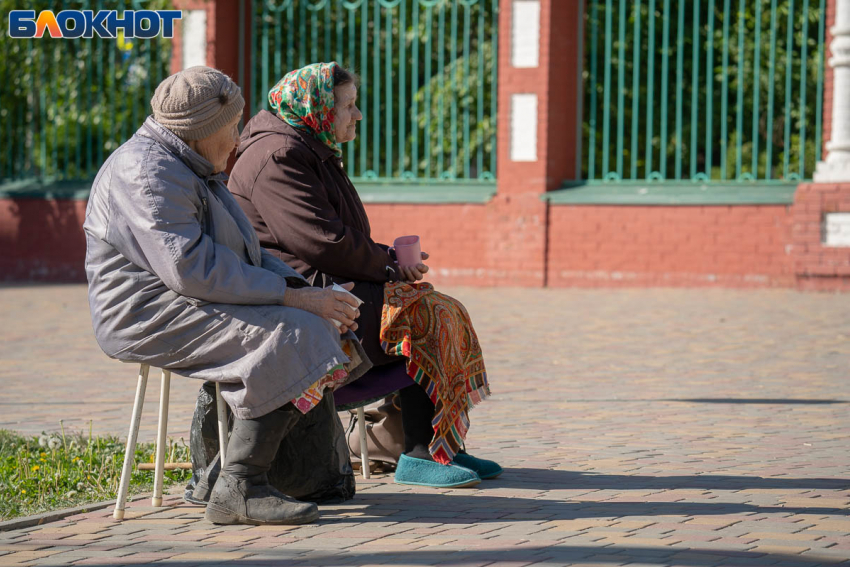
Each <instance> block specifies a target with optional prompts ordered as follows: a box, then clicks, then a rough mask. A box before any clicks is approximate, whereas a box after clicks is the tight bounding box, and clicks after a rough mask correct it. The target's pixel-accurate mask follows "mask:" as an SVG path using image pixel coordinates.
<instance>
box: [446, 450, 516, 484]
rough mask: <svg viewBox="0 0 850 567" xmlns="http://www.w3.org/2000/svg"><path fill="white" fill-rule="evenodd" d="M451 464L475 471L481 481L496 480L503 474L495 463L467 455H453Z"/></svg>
mask: <svg viewBox="0 0 850 567" xmlns="http://www.w3.org/2000/svg"><path fill="white" fill-rule="evenodd" d="M452 463H453V464H456V465H460V466H462V467H466V468H468V469H470V470H473V471H475V472H476V473H478V476H479V478H482V479H485V478H496V477H497V476H499V475H500V474H502V472H503V471H502V467H500V466H499V464H498V463H496V462H495V461H488V460H487V459H479V458H477V457H473V456H472V455H470V454H469V453H458V454H457V455H455V458H454V460H453V461H452Z"/></svg>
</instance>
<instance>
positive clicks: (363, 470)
mask: <svg viewBox="0 0 850 567" xmlns="http://www.w3.org/2000/svg"><path fill="white" fill-rule="evenodd" d="M357 429H358V430H359V432H360V474H362V475H363V478H367V479H368V478H369V476H370V474H369V473H370V472H371V471H370V470H369V468H370V467H369V447H368V446H367V445H366V412H365V411H364V410H363V407H362V406H361V407H359V408H357Z"/></svg>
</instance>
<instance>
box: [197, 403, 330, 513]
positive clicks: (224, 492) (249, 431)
mask: <svg viewBox="0 0 850 567" xmlns="http://www.w3.org/2000/svg"><path fill="white" fill-rule="evenodd" d="M300 416H301V414H300V413H299V412H298V410H297V409H295V407H294V406H293V405H292V404H291V403H289V404H286V405H285V406H283V407H281V408H278V409H276V410H274V411H273V412H271V413H268V414H266V415H264V416H262V417H258V418H256V419H234V422H233V431H232V433H231V434H230V441H229V442H228V444H227V459H226V461H227V463H226V464H225V466H224V468H223V469H222V470H221V473H220V474H219V476H218V480H216V483H215V486H214V487H213V489H212V493H211V494H210V500H209V503H208V504H207V509H206V512H205V513H204V517H205V518H206V519H207V520H209V521H210V522H213V523H214V524H252V525H258V526H259V525H267V524H274V525H278V524H306V523H310V522H315V521H316V520H318V519H319V508H318V507H317V506H316V505H315V504H313V503H311V502H300V501H298V500H296V499H294V498H290V497H289V496H286V495H285V494H283V493H281V492H280V491H278V490H277V489H276V488H274V487H273V486H272V485H271V484H269V479H268V475H267V474H266V473H267V472H268V471H269V469H270V468H271V463H272V461H273V460H274V457H275V455H276V454H277V449H278V447H279V446H280V441H281V440H282V439H283V437H284V436H285V435H286V434H287V433H289V431H291V430H292V427H293V426H294V425H295V423H296V422H297V421H298V418H299V417H300Z"/></svg>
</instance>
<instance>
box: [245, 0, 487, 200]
mask: <svg viewBox="0 0 850 567" xmlns="http://www.w3.org/2000/svg"><path fill="white" fill-rule="evenodd" d="M498 4H499V2H498V0H352V1H349V0H318V1H316V0H257V1H255V2H254V13H253V17H252V22H251V23H252V30H251V34H252V45H251V52H252V67H251V74H252V93H253V96H252V98H253V100H252V101H251V102H252V104H251V106H252V109H251V112H252V113H256V112H257V111H259V110H260V109H262V108H265V109H268V108H269V107H268V101H267V99H266V96H267V93H268V91H269V89H270V88H271V87H272V86H273V85H274V84H275V83H276V82H277V81H278V80H279V79H280V78H281V77H283V76H284V75H285V74H286V73H287V72H288V71H290V70H292V69H296V68H298V67H301V66H304V65H307V64H309V63H314V62H319V61H324V62H328V61H332V60H335V61H337V62H339V63H340V64H341V65H343V66H345V67H347V68H349V69H352V70H354V71H355V72H356V73H358V74H359V75H360V77H361V86H360V90H359V95H358V105H359V107H360V110H361V111H362V113H363V121H362V122H361V123H360V125H359V126H358V136H357V139H356V140H354V141H352V142H349V143H347V144H345V147H344V148H343V152H344V153H343V158H344V162H345V164H346V168H347V169H348V171H349V174H350V175H351V176H352V177H354V178H355V179H356V180H358V181H359V182H360V184H359V185H362V184H363V183H366V184H372V185H375V184H381V183H384V184H393V185H398V184H400V183H401V184H422V185H441V184H442V185H443V186H450V187H452V188H457V189H460V188H461V187H465V188H469V189H472V187H475V186H478V187H480V186H482V185H487V186H493V185H494V183H495V172H496V79H497V77H496V68H497V60H496V54H497V48H498V45H497V42H498V38H497V29H498Z"/></svg>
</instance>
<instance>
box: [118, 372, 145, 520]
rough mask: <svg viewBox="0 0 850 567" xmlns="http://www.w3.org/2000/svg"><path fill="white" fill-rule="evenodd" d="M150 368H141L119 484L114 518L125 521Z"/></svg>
mask: <svg viewBox="0 0 850 567" xmlns="http://www.w3.org/2000/svg"><path fill="white" fill-rule="evenodd" d="M149 370H150V366H149V365H147V364H142V365H141V366H139V381H138V382H137V383H136V399H135V401H134V402H133V415H132V417H131V418H130V432H129V433H128V434H127V447H126V449H125V450H124V466H123V467H122V469H121V482H119V483H118V498H117V499H116V500H115V512H113V514H112V517H113V518H115V519H116V520H123V519H124V505H125V502H126V500H127V488H128V487H129V486H130V475H131V474H132V473H133V456H134V455H135V454H136V439H137V438H138V437H139V423H140V422H141V420H142V406H144V404H145V388H146V387H147V385H148V371H149Z"/></svg>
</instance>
